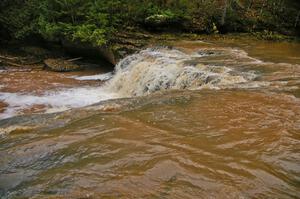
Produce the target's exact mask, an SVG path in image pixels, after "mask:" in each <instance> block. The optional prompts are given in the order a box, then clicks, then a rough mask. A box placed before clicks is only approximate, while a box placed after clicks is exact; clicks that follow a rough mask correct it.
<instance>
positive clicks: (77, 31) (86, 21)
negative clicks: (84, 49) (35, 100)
mask: <svg viewBox="0 0 300 199" xmlns="http://www.w3.org/2000/svg"><path fill="white" fill-rule="evenodd" d="M225 1H226V2H227V3H226V4H225ZM286 1H287V2H289V4H285V3H284V2H286ZM225 5H226V7H225ZM297 6H300V5H299V1H296V0H285V1H283V0H2V1H0V11H1V12H0V33H1V28H2V29H5V30H6V31H7V32H8V33H9V35H10V36H11V37H12V38H15V39H22V38H27V37H29V36H31V35H38V36H41V37H43V38H45V39H46V40H52V41H59V40H64V39H67V40H72V41H82V42H89V43H92V44H94V45H104V44H107V43H109V42H110V41H111V40H112V39H113V37H114V36H113V35H114V33H116V32H118V31H122V30H123V29H124V27H127V26H135V27H137V26H140V27H147V28H148V29H156V28H157V27H163V28H164V29H163V30H168V29H169V28H170V27H173V29H175V30H178V31H186V32H195V33H217V32H218V30H220V31H221V30H222V26H225V27H226V29H227V30H228V31H229V32H232V31H234V32H236V31H237V32H256V31H262V30H264V29H268V30H270V31H272V30H273V31H274V30H276V31H282V32H284V31H285V30H289V31H291V30H293V29H295V28H296V27H294V24H295V20H296V16H297V13H298V10H299V7H297ZM224 11H226V12H224ZM224 13H225V14H226V15H225V16H224ZM221 18H224V22H225V24H222V23H221Z"/></svg>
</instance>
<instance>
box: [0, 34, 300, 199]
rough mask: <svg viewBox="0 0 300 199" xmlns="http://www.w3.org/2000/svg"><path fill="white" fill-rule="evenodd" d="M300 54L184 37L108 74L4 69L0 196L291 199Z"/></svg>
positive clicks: (0, 80) (296, 187)
mask: <svg viewBox="0 0 300 199" xmlns="http://www.w3.org/2000/svg"><path fill="white" fill-rule="evenodd" d="M299 52H300V44H293V43H284V42H278V43H276V42H262V41H252V40H251V41H249V40H242V39H241V40H238V41H235V40H224V41H208V42H203V41H180V42H176V43H173V44H172V47H157V46H154V47H149V48H146V49H144V50H141V51H140V52H137V53H136V54H133V55H130V56H128V57H126V58H124V59H123V60H121V61H120V62H119V63H118V64H117V65H116V67H115V70H114V71H106V70H100V69H97V70H92V71H85V72H75V73H63V74H62V73H54V72H50V71H31V72H22V71H15V70H7V71H1V72H0V118H1V120H0V198H299V197H300V99H299V97H300V53H299ZM100 68H101V66H100Z"/></svg>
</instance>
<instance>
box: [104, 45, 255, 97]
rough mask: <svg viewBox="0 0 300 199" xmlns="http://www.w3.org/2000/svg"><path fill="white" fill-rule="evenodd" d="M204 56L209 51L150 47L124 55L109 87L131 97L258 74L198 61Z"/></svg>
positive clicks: (219, 85)
mask: <svg viewBox="0 0 300 199" xmlns="http://www.w3.org/2000/svg"><path fill="white" fill-rule="evenodd" d="M202 56H207V55H206V54H199V53H194V54H192V55H189V54H186V53H183V52H181V51H179V50H176V49H171V50H170V49H167V48H162V49H146V50H143V51H141V52H139V53H137V54H134V55H131V56H129V57H127V58H125V59H123V60H122V61H121V62H120V63H119V64H118V65H117V66H116V74H115V76H114V77H113V78H112V80H111V81H109V82H108V83H107V85H106V88H107V89H109V90H111V91H114V92H117V93H120V94H121V95H124V96H127V97H131V96H141V95H145V94H150V93H153V92H156V91H160V90H167V89H201V88H213V89H216V88H224V86H226V85H233V84H240V83H245V82H248V81H251V80H253V79H254V78H255V77H256V75H255V74H254V73H251V72H239V73H238V72H237V71H234V70H232V69H231V68H228V67H225V66H218V65H204V64H200V63H196V61H197V60H196V59H197V58H199V57H202ZM191 63H193V64H191Z"/></svg>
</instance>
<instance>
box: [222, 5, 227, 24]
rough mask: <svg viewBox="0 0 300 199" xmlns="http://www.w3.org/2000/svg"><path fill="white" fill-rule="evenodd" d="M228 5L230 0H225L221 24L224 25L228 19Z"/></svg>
mask: <svg viewBox="0 0 300 199" xmlns="http://www.w3.org/2000/svg"><path fill="white" fill-rule="evenodd" d="M227 6H228V0H224V8H223V13H222V18H221V25H222V26H223V25H224V24H225V22H226V21H225V20H226V15H227Z"/></svg>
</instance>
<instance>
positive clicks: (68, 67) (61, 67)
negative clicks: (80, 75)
mask: <svg viewBox="0 0 300 199" xmlns="http://www.w3.org/2000/svg"><path fill="white" fill-rule="evenodd" d="M44 64H45V66H46V67H47V68H48V69H50V70H52V71H55V72H70V71H77V70H81V69H82V67H81V66H79V65H77V64H75V63H73V62H71V61H68V60H63V59H45V60H44Z"/></svg>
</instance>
